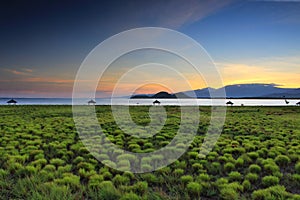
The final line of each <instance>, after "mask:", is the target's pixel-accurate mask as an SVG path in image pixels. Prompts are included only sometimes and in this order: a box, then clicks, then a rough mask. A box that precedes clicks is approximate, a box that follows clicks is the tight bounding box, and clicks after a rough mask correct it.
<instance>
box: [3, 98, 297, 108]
mask: <svg viewBox="0 0 300 200" xmlns="http://www.w3.org/2000/svg"><path fill="white" fill-rule="evenodd" d="M8 100H9V99H8V98H0V105H7V104H6V102H7V101H8ZM15 100H16V101H17V102H18V105H72V99H71V98H15ZM89 100H90V99H77V100H76V104H80V105H84V104H87V102H88V101H89ZM159 101H160V102H161V105H202V106H210V105H212V102H213V104H214V105H220V106H221V105H222V106H224V105H225V102H227V101H232V102H233V103H234V105H233V106H241V104H244V106H295V105H296V103H297V102H299V101H300V99H291V100H289V99H288V101H289V104H286V103H285V101H284V100H283V99H227V100H217V99H216V100H211V99H180V100H178V99H159ZM96 102H97V104H96V105H111V104H113V105H152V102H153V99H113V100H111V99H96Z"/></svg>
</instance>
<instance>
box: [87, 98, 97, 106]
mask: <svg viewBox="0 0 300 200" xmlns="http://www.w3.org/2000/svg"><path fill="white" fill-rule="evenodd" d="M95 104H96V101H94V100H93V99H91V100H90V101H89V102H88V105H95Z"/></svg>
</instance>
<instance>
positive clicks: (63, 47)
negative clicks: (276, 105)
mask: <svg viewBox="0 0 300 200" xmlns="http://www.w3.org/2000/svg"><path fill="white" fill-rule="evenodd" d="M0 26H1V31H0V74H1V75H0V96H46V97H49V96H53V97H54V96H58V97H63V96H70V93H71V91H72V84H73V79H74V77H75V74H76V72H77V69H78V68H79V66H80V64H81V62H82V60H83V59H84V58H85V56H86V55H87V54H88V53H89V52H90V51H91V50H92V49H93V48H94V47H95V46H96V45H98V44H99V43H100V42H101V41H103V40H105V39H107V38H108V37H110V36H112V35H114V34H117V33H119V32H121V31H125V30H128V29H131V28H137V27H145V26H159V27H166V28H171V29H175V30H178V31H180V32H183V33H185V34H187V35H188V36H190V37H192V38H193V39H195V40H196V41H198V42H199V43H200V44H201V45H203V47H204V48H205V49H206V50H207V51H208V53H209V54H210V55H211V56H212V58H213V59H214V61H215V62H216V64H217V66H218V67H220V71H221V73H222V76H223V79H224V83H225V84H233V83H248V82H268V83H271V82H272V83H278V84H282V85H283V86H287V87H299V86H300V82H299V79H298V77H299V74H300V66H299V64H300V3H298V2H294V1H293V2H292V1H231V0H209V1H197V0H187V1H184V0H181V1H180V0H175V1H166V0H161V1H158V0H156V1H92V0H88V1H55V0H51V1H41V0H40V1H37V0H36V1H32V0H27V1H2V2H1V3H0ZM237 71H239V72H237ZM233 73H234V74H233ZM195 89H196V88H195Z"/></svg>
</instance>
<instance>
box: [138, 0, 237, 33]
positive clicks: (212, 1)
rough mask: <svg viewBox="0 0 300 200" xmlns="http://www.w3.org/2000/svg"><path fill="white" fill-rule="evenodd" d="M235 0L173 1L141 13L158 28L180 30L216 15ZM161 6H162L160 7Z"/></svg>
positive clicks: (150, 6)
mask: <svg viewBox="0 0 300 200" xmlns="http://www.w3.org/2000/svg"><path fill="white" fill-rule="evenodd" d="M232 2H234V0H223V1H218V0H203V1H199V0H186V1H182V0H173V1H166V2H164V5H162V4H160V3H156V4H155V3H154V4H152V5H149V8H148V9H147V10H144V9H143V12H141V13H140V16H142V17H141V18H143V19H145V18H146V20H148V21H153V22H154V23H155V24H156V25H157V26H162V27H168V28H173V29H178V28H180V27H182V26H184V25H187V24H192V23H194V22H197V21H199V20H202V19H204V18H206V17H208V16H210V15H212V14H213V13H216V12H217V11H219V10H220V9H222V8H224V7H225V6H227V5H229V4H231V3H232ZM158 4H160V5H158Z"/></svg>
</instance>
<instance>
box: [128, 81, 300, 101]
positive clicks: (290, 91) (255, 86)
mask: <svg viewBox="0 0 300 200" xmlns="http://www.w3.org/2000/svg"><path fill="white" fill-rule="evenodd" d="M224 90H225V91H226V98H300V88H298V89H294V88H279V87H278V85H276V84H260V83H252V84H236V85H227V86H225V87H222V88H219V89H215V88H203V89H197V90H190V91H184V92H179V93H175V94H169V93H167V92H159V93H157V94H153V95H135V96H132V97H131V98H210V94H213V96H214V97H216V98H218V97H219V98H220V97H222V95H220V94H222V91H224Z"/></svg>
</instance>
